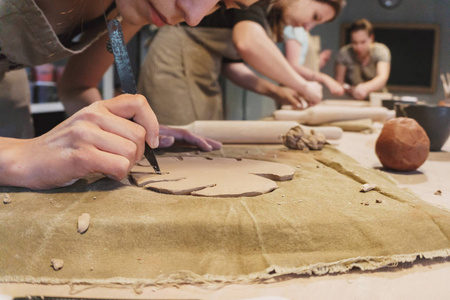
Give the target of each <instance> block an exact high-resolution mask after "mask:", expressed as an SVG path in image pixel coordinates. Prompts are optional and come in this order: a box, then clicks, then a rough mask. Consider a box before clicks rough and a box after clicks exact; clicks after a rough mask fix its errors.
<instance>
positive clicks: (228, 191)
mask: <svg viewBox="0 0 450 300" xmlns="http://www.w3.org/2000/svg"><path fill="white" fill-rule="evenodd" d="M158 164H159V166H160V169H161V171H162V172H163V174H162V175H157V174H155V172H154V170H153V168H152V167H151V166H150V165H149V163H148V161H146V160H142V161H141V162H140V163H139V164H138V165H135V166H134V167H133V168H132V169H131V175H132V177H133V179H134V180H135V182H136V184H137V185H138V186H143V187H145V188H148V189H151V190H154V191H157V192H161V193H166V194H175V195H195V196H210V197H240V196H257V195H261V194H264V193H268V192H271V191H273V190H274V189H276V188H278V186H277V184H276V183H275V182H274V181H273V180H277V181H285V180H290V179H292V177H293V176H294V169H293V168H291V167H290V166H287V165H284V164H280V163H273V162H267V161H260V160H252V159H235V158H205V157H158Z"/></svg>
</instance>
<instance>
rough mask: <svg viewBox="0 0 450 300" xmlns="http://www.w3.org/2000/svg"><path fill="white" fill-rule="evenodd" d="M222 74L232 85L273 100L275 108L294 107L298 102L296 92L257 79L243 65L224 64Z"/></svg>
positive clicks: (256, 76) (257, 77) (298, 97)
mask: <svg viewBox="0 0 450 300" xmlns="http://www.w3.org/2000/svg"><path fill="white" fill-rule="evenodd" d="M222 73H223V74H224V75H225V77H226V78H228V79H229V80H230V81H231V82H233V83H234V84H236V85H238V86H240V87H242V88H244V89H247V90H250V91H252V92H255V93H258V94H260V95H264V96H267V97H270V98H272V99H274V100H275V102H276V104H277V106H281V105H284V104H286V105H294V106H295V105H297V103H298V102H299V101H300V95H299V94H298V92H296V91H294V90H293V89H291V88H288V87H283V86H279V85H277V84H274V83H272V82H270V81H268V80H266V79H264V78H261V77H259V76H258V75H256V74H255V72H253V71H252V70H251V69H250V68H249V67H248V66H246V65H245V64H244V63H226V64H224V65H223V67H222Z"/></svg>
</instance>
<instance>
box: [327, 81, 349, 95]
mask: <svg viewBox="0 0 450 300" xmlns="http://www.w3.org/2000/svg"><path fill="white" fill-rule="evenodd" d="M324 84H325V85H326V86H327V88H328V89H329V90H330V92H331V93H332V94H333V95H335V96H338V97H342V96H343V95H344V94H345V89H344V87H343V86H342V85H341V84H340V83H339V82H337V81H336V80H334V79H333V78H331V77H330V78H327V80H325V81H324Z"/></svg>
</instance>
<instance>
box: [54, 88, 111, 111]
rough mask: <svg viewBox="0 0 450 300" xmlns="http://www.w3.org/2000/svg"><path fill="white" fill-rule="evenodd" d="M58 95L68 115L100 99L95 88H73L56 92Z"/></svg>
mask: <svg viewBox="0 0 450 300" xmlns="http://www.w3.org/2000/svg"><path fill="white" fill-rule="evenodd" d="M58 95H59V98H60V100H61V102H62V103H63V105H64V109H65V111H66V114H67V115H68V116H71V115H73V114H74V113H76V112H77V111H79V110H80V109H82V108H83V107H86V106H88V105H90V104H92V103H94V102H96V101H99V100H101V99H102V96H101V94H100V91H99V90H98V89H97V88H79V89H75V88H74V89H71V90H64V91H61V92H58Z"/></svg>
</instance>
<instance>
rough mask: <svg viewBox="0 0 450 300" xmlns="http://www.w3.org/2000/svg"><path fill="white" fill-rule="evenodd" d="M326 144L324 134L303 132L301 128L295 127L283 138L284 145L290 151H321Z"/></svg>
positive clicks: (312, 131)
mask: <svg viewBox="0 0 450 300" xmlns="http://www.w3.org/2000/svg"><path fill="white" fill-rule="evenodd" d="M325 143H326V139H325V136H324V135H323V134H322V133H315V132H314V130H311V132H310V133H308V132H305V131H303V129H302V128H301V127H300V126H295V127H293V128H291V129H289V131H288V132H287V133H286V135H284V136H283V144H284V145H285V146H286V147H288V148H290V149H298V150H302V151H304V152H309V150H321V149H322V148H323V147H324V145H325Z"/></svg>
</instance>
